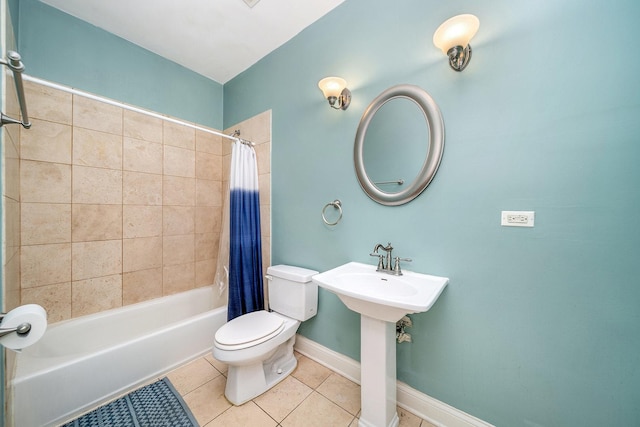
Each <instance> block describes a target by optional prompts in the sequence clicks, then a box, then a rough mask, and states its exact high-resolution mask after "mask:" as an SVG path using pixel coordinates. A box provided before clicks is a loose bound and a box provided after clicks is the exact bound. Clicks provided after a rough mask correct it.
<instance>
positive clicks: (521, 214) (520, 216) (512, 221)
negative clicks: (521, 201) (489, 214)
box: [500, 211, 535, 227]
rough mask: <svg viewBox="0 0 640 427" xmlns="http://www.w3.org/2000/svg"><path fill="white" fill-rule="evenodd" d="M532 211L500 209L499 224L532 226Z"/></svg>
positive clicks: (533, 217)
mask: <svg viewBox="0 0 640 427" xmlns="http://www.w3.org/2000/svg"><path fill="white" fill-rule="evenodd" d="M534 219H535V212H534V211H502V216H501V220H500V225H502V226H504V227H533V223H534Z"/></svg>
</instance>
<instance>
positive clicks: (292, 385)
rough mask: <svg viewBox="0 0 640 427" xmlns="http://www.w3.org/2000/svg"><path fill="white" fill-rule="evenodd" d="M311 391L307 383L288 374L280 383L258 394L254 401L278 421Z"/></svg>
mask: <svg viewBox="0 0 640 427" xmlns="http://www.w3.org/2000/svg"><path fill="white" fill-rule="evenodd" d="M312 391H313V390H312V389H311V388H309V387H308V386H307V385H305V384H303V383H302V382H300V381H298V380H297V379H295V378H293V377H292V376H288V377H287V378H285V379H284V380H283V381H282V382H281V383H280V384H278V385H276V386H275V387H274V388H272V389H271V390H269V391H267V392H266V393H264V394H262V395H261V396H258V397H257V398H256V399H254V401H255V402H256V404H257V405H258V406H259V407H260V408H262V409H263V410H264V411H265V412H266V413H267V414H269V415H270V416H271V417H272V418H273V419H275V420H276V421H278V422H280V421H282V420H283V419H285V417H286V416H287V415H289V413H290V412H291V411H293V410H294V409H295V408H296V407H297V406H298V405H300V403H302V401H303V400H304V399H305V398H306V397H308V396H309V395H310V394H311V392H312Z"/></svg>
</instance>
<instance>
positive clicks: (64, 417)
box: [11, 287, 227, 427]
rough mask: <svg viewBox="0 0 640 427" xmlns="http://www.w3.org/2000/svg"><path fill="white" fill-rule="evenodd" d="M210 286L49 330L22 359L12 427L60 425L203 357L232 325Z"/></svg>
mask: <svg viewBox="0 0 640 427" xmlns="http://www.w3.org/2000/svg"><path fill="white" fill-rule="evenodd" d="M213 302H214V290H213V288H211V287H206V288H200V289H195V290H192V291H188V292H183V293H180V294H176V295H172V296H168V297H163V298H158V299H155V300H151V301H147V302H142V303H139V304H133V305H130V306H126V307H122V308H118V309H113V310H108V311H105V312H101V313H96V314H92V315H88V316H83V317H79V318H76V319H71V320H67V321H63V322H58V323H56V324H53V325H51V326H49V328H48V329H47V332H46V333H45V335H44V337H42V339H41V340H40V341H38V342H37V343H36V344H34V345H33V346H31V347H28V348H26V349H24V351H23V352H22V353H19V354H18V355H17V357H16V371H15V376H14V379H13V380H12V381H11V392H12V396H13V411H12V412H13V418H14V425H15V426H19V427H36V426H37V427H39V426H55V425H58V424H60V423H62V422H66V421H68V420H71V419H73V418H75V417H76V416H77V415H79V414H81V413H83V412H86V411H87V410H89V409H91V408H92V407H94V406H97V405H99V404H101V403H104V402H106V401H108V400H111V399H113V398H114V397H117V396H118V395H121V394H123V393H125V392H127V391H128V390H130V389H133V388H135V387H136V386H139V385H141V384H143V383H145V382H147V381H149V380H151V379H153V378H154V377H158V376H161V375H162V374H164V373H166V372H168V371H170V370H171V369H173V368H176V367H178V366H180V365H182V364H184V363H185V362H188V361H190V360H192V359H195V358H197V357H200V356H202V355H204V354H206V353H208V352H209V351H211V347H212V345H213V337H214V334H215V331H216V330H217V329H218V328H219V327H220V326H222V325H223V324H224V323H225V322H226V318H227V308H226V306H224V307H220V308H216V309H212V307H213Z"/></svg>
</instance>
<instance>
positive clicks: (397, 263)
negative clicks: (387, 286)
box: [393, 256, 413, 276]
mask: <svg viewBox="0 0 640 427" xmlns="http://www.w3.org/2000/svg"><path fill="white" fill-rule="evenodd" d="M400 261H405V262H411V261H413V260H412V259H411V258H400V257H399V256H397V257H395V258H394V263H393V274H394V275H396V276H402V270H401V269H400Z"/></svg>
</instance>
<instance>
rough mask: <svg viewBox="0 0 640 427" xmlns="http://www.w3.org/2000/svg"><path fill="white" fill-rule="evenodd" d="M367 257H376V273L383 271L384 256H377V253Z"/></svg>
mask: <svg viewBox="0 0 640 427" xmlns="http://www.w3.org/2000/svg"><path fill="white" fill-rule="evenodd" d="M369 256H377V257H378V267H377V268H376V271H381V270H384V255H380V254H377V253H372V254H369Z"/></svg>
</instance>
